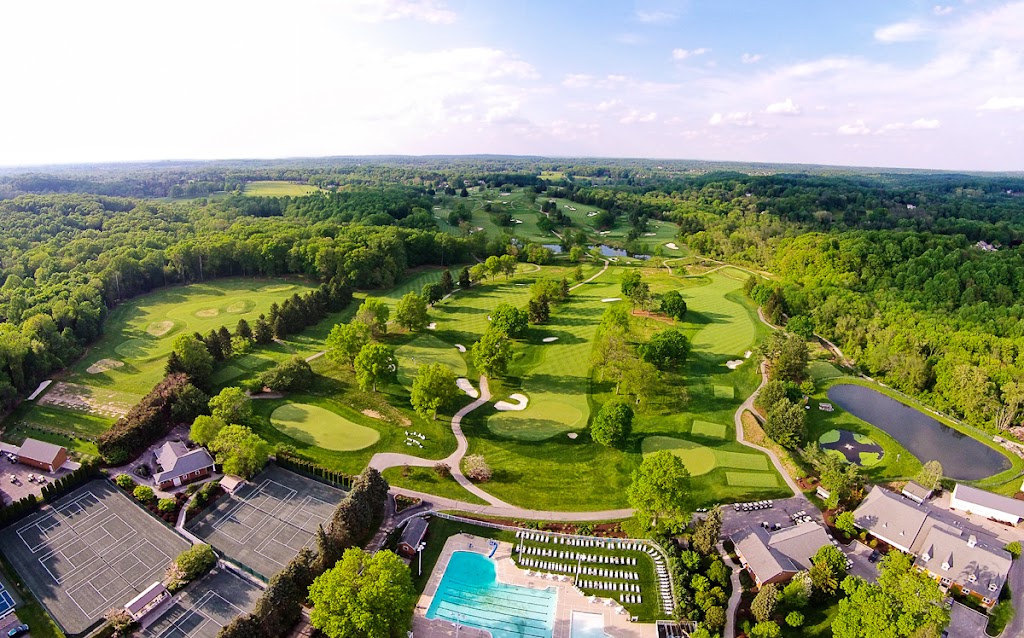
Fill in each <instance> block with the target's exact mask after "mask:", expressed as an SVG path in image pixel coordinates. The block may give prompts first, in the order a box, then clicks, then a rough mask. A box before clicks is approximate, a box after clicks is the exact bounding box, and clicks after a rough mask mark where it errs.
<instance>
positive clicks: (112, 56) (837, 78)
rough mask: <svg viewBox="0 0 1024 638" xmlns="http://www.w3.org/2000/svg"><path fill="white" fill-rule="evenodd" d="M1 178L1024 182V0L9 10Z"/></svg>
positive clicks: (348, 0)
mask: <svg viewBox="0 0 1024 638" xmlns="http://www.w3.org/2000/svg"><path fill="white" fill-rule="evenodd" d="M0 24H3V25H5V28H4V34H3V37H0V78H2V80H0V82H2V84H0V87H2V89H0V131H2V134H0V165H3V166H11V165H33V164H54V163H77V162H107V161H139V160H161V159H229V158H277V157H298V156H303V157H309V156H328V155H376V154H408V155H438V154H477V153H485V154H511V155H544V156H553V157H577V156H587V157H650V158H677V159H704V160H735V161H744V162H789V163H813V164H834V165H853V166H878V167H907V168H934V169H950V170H996V171H1003V170H1024V1H1020V2H995V1H985V0H943V3H942V4H935V3H934V1H932V2H921V1H916V0H884V1H875V0H859V1H857V2H850V1H847V2H837V1H836V2H833V1H829V2H821V1H820V0H802V1H796V0H773V1H771V2H754V1H750V0H707V1H698V0H643V1H637V2H627V1H619V2H613V1H593V0H592V1H583V0H565V1H560V0H555V1H552V0H546V1H543V2H540V1H534V0H518V1H517V2H497V1H491V0H334V1H331V0H289V2H280V1H279V0H278V1H274V2H265V1H263V0H248V1H246V2H236V1H234V0H214V1H211V0H199V1H196V0H175V1H174V2H170V1H166V0H150V1H147V2H139V1H138V0H132V1H129V2H122V1H120V0H96V1H95V2H81V0H75V1H73V2H68V1H64V0H37V1H32V2H3V3H0Z"/></svg>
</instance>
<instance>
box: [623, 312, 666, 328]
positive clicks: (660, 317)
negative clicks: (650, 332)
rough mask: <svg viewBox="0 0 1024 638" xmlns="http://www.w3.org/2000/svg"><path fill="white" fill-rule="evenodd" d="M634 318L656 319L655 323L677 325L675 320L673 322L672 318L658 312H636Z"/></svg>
mask: <svg viewBox="0 0 1024 638" xmlns="http://www.w3.org/2000/svg"><path fill="white" fill-rule="evenodd" d="M633 316H634V317H645V318H647V319H654V320H655V321H660V322H661V323H667V324H668V325H670V326H671V325H674V324H675V320H673V319H672V317H667V316H665V315H661V314H658V313H656V312H651V311H650V310H634V311H633Z"/></svg>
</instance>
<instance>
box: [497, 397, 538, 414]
mask: <svg viewBox="0 0 1024 638" xmlns="http://www.w3.org/2000/svg"><path fill="white" fill-rule="evenodd" d="M508 398H510V399H512V400H513V401H518V403H511V402H509V401H498V402H497V403H495V404H494V409H495V410H500V411H502V412H508V411H509V410H525V409H526V404H527V403H529V402H530V399H529V397H527V396H526V395H525V394H518V393H517V394H510V395H508Z"/></svg>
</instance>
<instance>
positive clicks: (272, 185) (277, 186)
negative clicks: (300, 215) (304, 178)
mask: <svg viewBox="0 0 1024 638" xmlns="http://www.w3.org/2000/svg"><path fill="white" fill-rule="evenodd" d="M319 190H320V189H319V188H317V187H316V186H310V185H309V184H296V183H295V182H275V181H256V182H247V183H246V184H245V188H243V189H242V193H243V194H245V195H249V196H250V197H285V196H288V197H302V196H303V195H311V194H313V193H315V192H317V191H319Z"/></svg>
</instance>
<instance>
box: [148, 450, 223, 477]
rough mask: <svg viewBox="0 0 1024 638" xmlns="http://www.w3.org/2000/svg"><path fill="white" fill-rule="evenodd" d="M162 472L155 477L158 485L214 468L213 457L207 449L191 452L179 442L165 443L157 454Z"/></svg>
mask: <svg viewBox="0 0 1024 638" xmlns="http://www.w3.org/2000/svg"><path fill="white" fill-rule="evenodd" d="M156 458H157V462H158V463H160V467H161V468H162V470H161V471H160V472H157V473H156V474H155V475H153V479H154V480H155V481H156V482H157V483H162V482H164V481H170V480H173V479H175V478H177V477H179V476H185V475H186V474H190V473H192V472H195V471H197V470H201V469H203V468H207V467H209V468H212V467H213V457H211V456H210V453H209V452H207V451H206V448H202V447H197V448H196V449H194V450H192V451H191V452H189V451H188V448H186V447H185V446H184V445H183V444H181V443H179V442H177V441H168V442H167V443H164V444H163V445H162V446H161V447H160V450H159V451H158V452H157V454H156Z"/></svg>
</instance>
